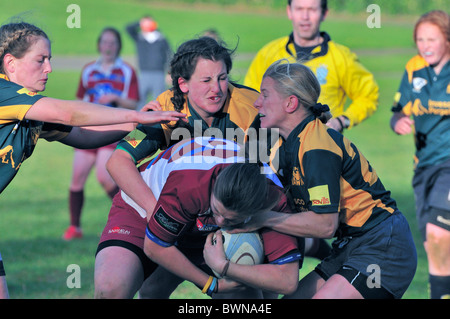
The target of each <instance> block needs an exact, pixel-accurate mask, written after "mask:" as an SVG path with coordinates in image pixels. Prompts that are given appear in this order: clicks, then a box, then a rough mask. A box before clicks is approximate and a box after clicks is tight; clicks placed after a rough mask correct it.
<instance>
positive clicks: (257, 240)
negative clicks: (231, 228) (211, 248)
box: [213, 230, 264, 278]
mask: <svg viewBox="0 0 450 319" xmlns="http://www.w3.org/2000/svg"><path fill="white" fill-rule="evenodd" d="M215 240H216V236H215V235H214V237H213V243H215V242H216V241H215ZM222 242H223V249H224V251H225V256H226V258H227V259H229V260H230V261H231V262H232V263H236V264H241V265H257V264H261V263H262V262H263V261H264V246H263V241H262V238H261V235H260V234H259V233H258V232H249V233H237V234H229V233H227V232H226V231H224V230H222ZM213 272H214V274H215V275H216V277H217V278H221V276H220V274H218V273H217V272H215V271H214V270H213Z"/></svg>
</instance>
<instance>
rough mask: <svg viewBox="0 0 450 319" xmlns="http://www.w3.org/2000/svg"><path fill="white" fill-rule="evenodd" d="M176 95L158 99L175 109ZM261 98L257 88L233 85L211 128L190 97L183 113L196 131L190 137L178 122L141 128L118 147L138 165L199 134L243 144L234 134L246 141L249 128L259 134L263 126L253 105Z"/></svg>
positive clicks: (190, 132) (167, 93) (170, 93)
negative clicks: (260, 126)
mask: <svg viewBox="0 0 450 319" xmlns="http://www.w3.org/2000/svg"><path fill="white" fill-rule="evenodd" d="M172 96H173V93H172V91H171V90H168V91H166V92H164V93H162V94H161V95H160V96H158V98H157V100H158V101H159V103H160V104H161V107H162V109H163V110H165V111H173V110H174V106H173V103H172V101H171V100H170V99H171V98H172ZM258 96H259V93H258V92H257V91H255V90H253V89H250V88H248V87H244V86H239V85H237V84H231V83H230V84H229V85H228V98H227V100H226V102H225V105H224V107H223V109H222V111H221V112H220V113H218V114H217V115H216V117H215V119H214V121H213V123H212V125H211V127H209V126H208V124H206V122H205V121H204V120H203V119H202V118H201V117H200V115H198V114H197V112H196V111H195V110H194V108H193V107H191V105H190V104H189V102H188V101H187V98H186V101H185V104H184V107H183V109H182V110H181V112H182V113H185V114H187V119H188V120H189V127H190V129H192V130H190V131H189V134H186V133H188V130H180V131H178V132H177V131H174V123H168V124H161V125H154V126H146V125H138V126H137V128H136V129H135V130H134V131H132V132H131V133H129V134H128V135H127V136H126V137H125V138H124V139H123V140H122V141H121V142H119V145H118V146H117V148H118V149H122V150H125V151H126V152H128V153H129V154H130V155H131V156H132V157H133V159H134V160H135V162H136V163H138V162H140V161H142V160H143V159H146V158H148V157H149V156H151V155H153V154H154V153H155V152H157V151H158V150H163V149H166V148H167V147H169V146H171V145H172V144H173V143H174V142H177V141H178V140H180V139H184V138H191V137H192V136H194V135H195V134H197V135H202V134H204V133H205V132H206V131H207V130H209V131H208V132H207V133H209V134H210V135H214V136H216V137H217V138H225V139H228V140H234V141H237V142H238V143H243V142H244V140H241V141H239V140H237V139H240V138H239V136H235V135H234V133H237V132H240V133H242V134H237V135H240V136H241V137H242V138H246V136H247V135H246V134H247V133H248V129H249V128H255V131H258V128H259V124H260V121H259V116H258V110H257V109H256V108H255V107H254V106H253V103H254V102H255V101H256V99H257V98H258ZM183 133H184V135H183ZM214 133H216V134H214ZM217 134H218V135H219V136H217ZM185 135H186V136H185ZM220 135H221V136H220Z"/></svg>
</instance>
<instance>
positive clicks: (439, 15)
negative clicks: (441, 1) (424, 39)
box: [413, 10, 450, 42]
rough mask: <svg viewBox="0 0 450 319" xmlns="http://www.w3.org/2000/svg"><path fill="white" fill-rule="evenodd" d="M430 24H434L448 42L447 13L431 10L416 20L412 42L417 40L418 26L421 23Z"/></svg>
mask: <svg viewBox="0 0 450 319" xmlns="http://www.w3.org/2000/svg"><path fill="white" fill-rule="evenodd" d="M425 22H427V23H431V24H434V25H435V26H437V27H438V28H439V30H441V32H442V34H443V35H444V37H445V38H446V39H447V41H448V42H450V16H449V14H448V13H447V12H445V11H442V10H433V11H430V12H427V13H425V14H423V15H422V16H421V17H420V18H419V20H417V22H416V25H415V27H414V35H413V36H414V42H416V39H417V29H418V28H419V25H421V24H422V23H425Z"/></svg>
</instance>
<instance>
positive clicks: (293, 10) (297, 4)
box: [287, 0, 325, 46]
mask: <svg viewBox="0 0 450 319" xmlns="http://www.w3.org/2000/svg"><path fill="white" fill-rule="evenodd" d="M287 15H288V18H289V20H291V21H292V28H293V31H294V37H295V40H296V42H297V44H299V45H301V46H309V45H314V44H317V43H309V41H313V40H315V38H316V36H317V35H318V33H319V28H320V23H321V22H322V21H323V20H324V18H325V14H322V9H321V7H320V0H292V3H291V5H290V6H289V5H288V6H287Z"/></svg>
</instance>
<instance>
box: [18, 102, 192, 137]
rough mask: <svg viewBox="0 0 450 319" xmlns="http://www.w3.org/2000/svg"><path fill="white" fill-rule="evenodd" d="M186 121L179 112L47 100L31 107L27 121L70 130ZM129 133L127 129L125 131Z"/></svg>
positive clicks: (183, 115)
mask: <svg viewBox="0 0 450 319" xmlns="http://www.w3.org/2000/svg"><path fill="white" fill-rule="evenodd" d="M184 117H186V115H185V114H181V113H178V112H159V111H158V112H139V111H134V110H127V109H123V108H111V107H107V106H102V105H98V104H93V103H87V102H82V101H69V100H59V99H53V98H49V97H44V98H42V99H40V100H38V101H37V102H36V103H34V104H33V106H31V108H30V109H29V110H28V112H27V114H26V115H25V118H26V119H29V120H36V121H42V122H49V123H59V124H65V125H70V126H91V125H109V124H123V123H141V124H156V123H160V122H167V121H177V120H179V119H180V118H184ZM124 129H125V130H127V129H128V126H126V127H125V128H124Z"/></svg>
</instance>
